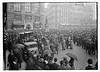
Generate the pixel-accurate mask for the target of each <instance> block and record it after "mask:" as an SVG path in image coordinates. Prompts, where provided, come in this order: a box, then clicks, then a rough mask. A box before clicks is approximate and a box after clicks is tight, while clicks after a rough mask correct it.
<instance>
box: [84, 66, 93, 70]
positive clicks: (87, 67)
mask: <svg viewBox="0 0 100 72" xmlns="http://www.w3.org/2000/svg"><path fill="white" fill-rule="evenodd" d="M85 70H94V68H93V67H92V66H90V65H88V66H86V68H85Z"/></svg>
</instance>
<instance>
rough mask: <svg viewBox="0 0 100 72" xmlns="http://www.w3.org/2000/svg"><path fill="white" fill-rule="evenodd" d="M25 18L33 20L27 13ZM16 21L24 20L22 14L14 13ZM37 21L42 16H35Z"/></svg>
mask: <svg viewBox="0 0 100 72" xmlns="http://www.w3.org/2000/svg"><path fill="white" fill-rule="evenodd" d="M25 20H27V21H28V20H32V16H30V15H25ZM14 21H22V15H14ZM35 21H40V17H39V16H35Z"/></svg>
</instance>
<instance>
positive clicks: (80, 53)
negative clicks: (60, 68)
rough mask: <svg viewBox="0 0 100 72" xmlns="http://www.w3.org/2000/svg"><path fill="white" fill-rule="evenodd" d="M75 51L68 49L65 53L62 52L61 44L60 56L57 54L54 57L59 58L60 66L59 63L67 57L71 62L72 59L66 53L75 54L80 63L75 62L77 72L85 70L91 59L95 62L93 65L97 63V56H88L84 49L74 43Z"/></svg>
mask: <svg viewBox="0 0 100 72" xmlns="http://www.w3.org/2000/svg"><path fill="white" fill-rule="evenodd" d="M72 46H73V49H66V50H64V51H62V50H61V44H60V46H59V47H60V48H59V49H60V50H59V54H55V56H54V57H56V58H58V62H57V63H58V64H59V61H61V60H62V59H63V57H66V58H67V60H68V61H69V60H70V57H68V56H67V55H65V54H66V53H72V54H75V55H76V56H77V58H78V61H76V60H75V61H74V66H75V69H76V70H79V69H82V70H84V69H85V67H86V66H87V60H88V59H89V58H91V59H92V60H93V65H94V64H95V63H96V60H97V55H91V56H90V55H88V54H87V53H86V51H85V50H84V49H82V48H81V46H76V45H75V44H74V43H72Z"/></svg>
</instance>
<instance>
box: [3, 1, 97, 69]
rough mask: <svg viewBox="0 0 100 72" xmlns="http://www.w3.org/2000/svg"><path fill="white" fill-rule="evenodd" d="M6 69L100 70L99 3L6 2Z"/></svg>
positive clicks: (4, 12) (4, 59)
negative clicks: (99, 58)
mask: <svg viewBox="0 0 100 72" xmlns="http://www.w3.org/2000/svg"><path fill="white" fill-rule="evenodd" d="M2 4H3V61H4V70H98V29H97V27H98V22H97V21H98V16H97V15H98V13H97V11H98V2H82V3H81V2H57V3H56V2H54V3H52V2H3V3H2Z"/></svg>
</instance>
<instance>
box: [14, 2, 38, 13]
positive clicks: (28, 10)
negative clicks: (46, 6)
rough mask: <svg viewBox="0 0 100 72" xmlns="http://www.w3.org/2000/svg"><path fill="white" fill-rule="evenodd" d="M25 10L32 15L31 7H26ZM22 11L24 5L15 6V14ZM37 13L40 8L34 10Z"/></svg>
mask: <svg viewBox="0 0 100 72" xmlns="http://www.w3.org/2000/svg"><path fill="white" fill-rule="evenodd" d="M24 8H25V9H24V10H25V12H28V13H30V12H31V11H32V8H31V6H30V5H25V7H24ZM21 10H22V5H20V4H14V11H15V12H20V11H21ZM34 10H35V12H38V11H39V8H34Z"/></svg>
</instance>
